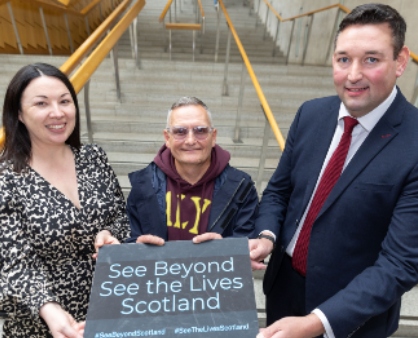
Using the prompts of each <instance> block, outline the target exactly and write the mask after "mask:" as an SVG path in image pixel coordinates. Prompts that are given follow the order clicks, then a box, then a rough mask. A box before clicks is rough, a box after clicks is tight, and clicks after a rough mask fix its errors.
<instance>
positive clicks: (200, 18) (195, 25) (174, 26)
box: [158, 0, 205, 61]
mask: <svg viewBox="0 0 418 338" xmlns="http://www.w3.org/2000/svg"><path fill="white" fill-rule="evenodd" d="M173 2H174V22H173V21H172V20H171V6H172V4H173ZM176 4H177V2H176V0H168V1H167V3H166V4H165V6H164V8H163V10H162V12H161V14H160V16H159V17H158V21H159V22H162V23H163V26H164V28H165V29H166V31H168V46H167V48H166V49H165V50H167V49H168V51H169V53H170V60H171V50H172V39H171V35H172V31H173V30H189V31H191V32H192V50H193V61H194V60H195V49H196V32H199V31H200V50H201V51H202V49H203V35H204V33H205V11H204V10H203V6H202V2H201V0H193V4H194V10H195V13H196V18H195V19H193V20H195V22H190V20H189V22H178V20H177V5H176ZM180 5H181V0H180ZM197 7H199V9H198V8H197ZM167 12H169V20H168V22H166V16H167Z"/></svg>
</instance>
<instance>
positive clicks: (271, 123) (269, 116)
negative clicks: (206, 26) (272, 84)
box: [215, 0, 285, 191]
mask: <svg viewBox="0 0 418 338" xmlns="http://www.w3.org/2000/svg"><path fill="white" fill-rule="evenodd" d="M219 5H220V8H221V9H222V11H223V13H224V16H225V20H226V22H227V25H228V27H229V34H228V42H227V52H226V58H225V59H226V60H225V74H224V76H225V78H224V88H223V94H224V95H227V70H228V62H229V51H230V42H231V35H232V36H233V37H234V40H235V43H236V45H237V47H238V50H239V52H240V54H241V57H242V60H243V62H244V63H243V68H242V75H241V88H240V94H239V106H240V107H242V100H243V96H244V75H245V69H246V70H247V72H248V74H249V76H250V78H251V81H252V83H253V86H254V89H255V91H256V93H257V96H258V99H259V100H260V104H261V107H262V109H263V112H264V116H265V118H266V123H265V127H264V137H263V145H262V153H261V156H260V161H259V167H258V175H257V179H256V180H255V181H256V185H257V190H258V191H260V189H261V182H262V177H263V173H264V167H265V159H266V152H267V146H268V140H269V127H270V129H271V130H272V131H273V133H274V136H275V138H276V140H277V143H278V144H279V147H280V149H281V150H282V151H283V150H284V146H285V140H284V137H283V134H282V132H281V131H280V128H279V126H278V124H277V121H276V119H275V118H274V115H273V113H272V111H271V109H270V106H269V104H268V102H267V99H266V97H265V95H264V93H263V90H262V88H261V86H260V83H259V82H258V79H257V76H256V75H255V73H254V69H253V67H252V65H251V63H250V60H249V59H248V56H247V53H246V52H245V49H244V47H243V45H242V43H241V40H240V38H239V36H238V34H237V32H236V30H235V27H234V25H233V23H232V21H231V18H230V17H229V14H228V11H227V10H226V8H225V5H224V3H223V0H219ZM218 27H219V12H218ZM215 58H216V56H215ZM239 122H240V114H239V110H238V113H237V120H236V126H235V135H234V141H239V129H240V128H239Z"/></svg>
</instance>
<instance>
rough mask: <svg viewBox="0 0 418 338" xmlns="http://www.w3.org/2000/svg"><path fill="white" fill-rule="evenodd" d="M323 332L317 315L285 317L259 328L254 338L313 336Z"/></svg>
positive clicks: (311, 337) (302, 337)
mask: <svg viewBox="0 0 418 338" xmlns="http://www.w3.org/2000/svg"><path fill="white" fill-rule="evenodd" d="M323 333H325V329H324V326H323V325H322V322H321V320H320V319H319V318H318V316H317V315H315V314H313V313H311V314H309V315H307V316H304V317H285V318H282V319H280V320H278V321H276V322H274V323H273V324H271V325H270V326H269V327H266V328H265V329H260V333H259V334H258V335H257V337H256V338H313V337H317V336H320V335H321V334H323Z"/></svg>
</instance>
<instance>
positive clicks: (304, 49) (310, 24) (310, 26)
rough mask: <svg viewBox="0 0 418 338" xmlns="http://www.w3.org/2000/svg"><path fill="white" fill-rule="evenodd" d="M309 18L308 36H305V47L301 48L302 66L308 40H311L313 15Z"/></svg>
mask: <svg viewBox="0 0 418 338" xmlns="http://www.w3.org/2000/svg"><path fill="white" fill-rule="evenodd" d="M309 16H310V23H309V27H308V34H307V36H306V41H305V46H304V47H303V56H302V66H304V65H305V58H306V52H307V51H308V45H309V40H310V38H311V32H312V24H313V14H311V15H309Z"/></svg>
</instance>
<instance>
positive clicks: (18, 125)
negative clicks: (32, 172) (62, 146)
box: [0, 63, 81, 172]
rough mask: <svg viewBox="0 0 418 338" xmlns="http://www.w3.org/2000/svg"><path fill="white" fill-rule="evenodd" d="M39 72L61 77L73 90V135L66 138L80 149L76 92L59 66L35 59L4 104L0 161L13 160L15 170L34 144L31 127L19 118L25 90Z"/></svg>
mask: <svg viewBox="0 0 418 338" xmlns="http://www.w3.org/2000/svg"><path fill="white" fill-rule="evenodd" d="M40 76H51V77H55V78H57V79H58V80H60V81H61V82H62V83H64V85H65V86H66V87H67V88H68V90H69V91H70V94H71V97H72V99H73V101H74V105H75V108H76V121H75V127H74V130H73V132H72V133H71V135H70V136H69V137H68V139H67V140H66V141H65V143H66V144H69V145H70V146H72V147H75V148H77V149H80V146H81V141H80V110H79V107H78V101H77V94H76V93H75V90H74V87H73V85H72V84H71V82H70V80H69V79H68V78H67V76H66V75H65V74H64V73H63V72H61V71H60V70H59V69H58V68H56V67H54V66H52V65H49V64H46V63H34V64H30V65H27V66H24V67H23V68H21V69H20V70H19V71H18V72H17V73H16V75H15V76H14V77H13V79H12V80H11V81H10V84H9V86H8V88H7V91H6V96H5V98H4V104H3V128H4V133H5V143H4V148H3V152H2V154H1V155H0V162H4V161H11V162H12V163H13V170H14V171H16V172H21V171H22V170H23V169H24V168H25V167H26V165H27V163H28V162H29V160H30V158H31V152H32V145H31V141H30V137H29V133H28V130H27V129H26V127H25V125H24V124H23V123H22V122H21V121H20V120H19V112H20V111H21V109H22V107H21V99H22V94H23V92H24V90H25V89H26V87H27V86H28V85H29V84H30V83H31V81H32V80H34V79H36V78H38V77H40Z"/></svg>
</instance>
